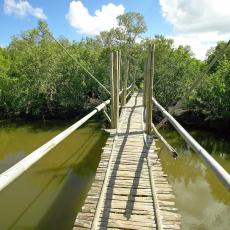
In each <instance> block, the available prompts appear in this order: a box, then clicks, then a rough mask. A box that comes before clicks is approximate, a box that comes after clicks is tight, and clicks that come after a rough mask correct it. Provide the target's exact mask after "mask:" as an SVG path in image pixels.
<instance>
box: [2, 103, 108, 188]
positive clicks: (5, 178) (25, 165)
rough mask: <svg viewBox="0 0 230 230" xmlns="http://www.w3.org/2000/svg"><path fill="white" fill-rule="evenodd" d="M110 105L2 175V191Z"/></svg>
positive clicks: (99, 109) (98, 107) (92, 114)
mask: <svg viewBox="0 0 230 230" xmlns="http://www.w3.org/2000/svg"><path fill="white" fill-rule="evenodd" d="M108 104H110V99H109V100H107V101H105V102H103V103H101V104H100V105H98V106H97V107H96V108H95V109H94V110H93V111H92V112H90V113H89V114H87V115H86V116H84V117H83V118H81V119H80V120H79V121H77V122H76V123H74V124H73V125H72V126H70V127H69V128H67V129H66V130H64V131H63V132H61V133H60V134H58V135H57V136H55V137H54V138H52V139H51V140H50V141H48V142H47V143H45V144H44V145H42V146H41V147H39V148H38V149H36V150H35V151H33V152H32V153H31V154H29V155H28V156H27V157H25V158H23V159H22V160H21V161H19V162H18V163H16V164H15V165H13V166H12V167H11V168H9V169H8V170H6V171H5V172H3V173H2V174H0V191H1V190H3V189H4V188H5V187H7V186H8V185H9V184H10V183H11V182H13V181H14V180H15V179H16V178H18V177H19V176H20V175H22V174H23V173H24V172H25V171H26V170H27V169H29V168H30V167H31V166H32V165H33V164H35V163H36V162H37V161H38V160H40V159H41V158H42V157H43V156H45V155H46V154H47V153H48V152H49V151H50V150H51V149H53V148H54V147H55V146H57V145H58V144H59V143H60V142H61V141H63V140H64V139H65V138H66V137H68V136H69V135H70V134H71V133H73V132H74V131H75V130H77V129H78V128H79V127H80V126H82V125H83V124H84V123H85V122H86V121H88V120H89V119H90V118H91V117H93V116H94V115H95V114H96V113H97V112H99V111H101V110H102V109H104V108H105V107H106V106H107V105H108Z"/></svg>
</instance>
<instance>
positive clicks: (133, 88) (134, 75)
mask: <svg viewBox="0 0 230 230" xmlns="http://www.w3.org/2000/svg"><path fill="white" fill-rule="evenodd" d="M135 81H136V71H135V73H134V74H133V84H132V94H134V90H135Z"/></svg>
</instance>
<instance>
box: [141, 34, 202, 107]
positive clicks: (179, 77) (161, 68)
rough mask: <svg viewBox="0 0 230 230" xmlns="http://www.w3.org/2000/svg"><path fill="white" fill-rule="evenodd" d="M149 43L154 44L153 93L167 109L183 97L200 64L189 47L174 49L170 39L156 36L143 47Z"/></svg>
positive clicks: (144, 42) (146, 41)
mask: <svg viewBox="0 0 230 230" xmlns="http://www.w3.org/2000/svg"><path fill="white" fill-rule="evenodd" d="M149 43H154V44H155V53H154V86H153V93H154V95H155V97H156V99H157V100H158V101H159V102H160V104H162V105H163V106H164V107H165V108H166V109H168V107H170V106H172V105H174V104H175V103H176V102H177V101H178V100H179V99H180V98H181V97H183V95H184V93H185V89H186V87H188V86H189V85H190V84H191V83H192V82H193V80H194V78H195V77H196V76H197V74H198V73H199V71H200V66H201V63H200V61H198V60H196V59H195V58H194V57H193V55H192V53H191V51H190V49H189V47H182V46H179V47H178V48H175V47H174V44H173V40H172V39H166V38H164V37H163V36H156V37H155V39H146V40H144V41H143V44H144V46H145V47H146V46H147V44H149Z"/></svg>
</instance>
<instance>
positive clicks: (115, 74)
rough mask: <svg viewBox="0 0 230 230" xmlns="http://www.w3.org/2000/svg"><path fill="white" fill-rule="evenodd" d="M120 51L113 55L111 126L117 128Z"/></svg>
mask: <svg viewBox="0 0 230 230" xmlns="http://www.w3.org/2000/svg"><path fill="white" fill-rule="evenodd" d="M119 75H120V74H119V52H118V51H116V52H114V54H112V55H111V74H110V76H111V92H112V93H111V95H112V105H111V128H112V129H117V127H118V119H119Z"/></svg>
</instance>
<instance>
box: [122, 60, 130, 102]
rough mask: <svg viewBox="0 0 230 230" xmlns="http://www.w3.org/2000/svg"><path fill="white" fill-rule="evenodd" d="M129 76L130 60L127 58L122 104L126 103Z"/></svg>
mask: <svg viewBox="0 0 230 230" xmlns="http://www.w3.org/2000/svg"><path fill="white" fill-rule="evenodd" d="M128 78H129V61H128V60H127V59H126V60H125V70H124V77H123V93H122V103H121V104H122V106H124V105H125V104H126V95H127V85H128Z"/></svg>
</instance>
